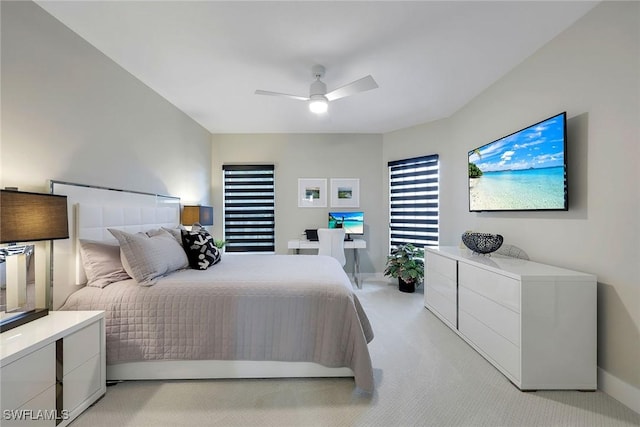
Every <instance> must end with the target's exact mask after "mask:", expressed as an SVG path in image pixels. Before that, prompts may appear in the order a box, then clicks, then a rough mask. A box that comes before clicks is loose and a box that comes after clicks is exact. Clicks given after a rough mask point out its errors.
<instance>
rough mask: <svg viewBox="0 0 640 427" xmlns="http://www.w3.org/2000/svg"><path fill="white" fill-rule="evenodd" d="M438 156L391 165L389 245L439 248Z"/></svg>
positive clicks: (399, 161)
mask: <svg viewBox="0 0 640 427" xmlns="http://www.w3.org/2000/svg"><path fill="white" fill-rule="evenodd" d="M438 205H439V203H438V155H437V154H434V155H430V156H423V157H415V158H412V159H405V160H396V161H393V162H389V218H390V221H389V245H390V246H391V247H393V246H397V245H400V244H406V243H412V244H413V245H415V246H418V247H424V246H436V245H438V212H439V211H438Z"/></svg>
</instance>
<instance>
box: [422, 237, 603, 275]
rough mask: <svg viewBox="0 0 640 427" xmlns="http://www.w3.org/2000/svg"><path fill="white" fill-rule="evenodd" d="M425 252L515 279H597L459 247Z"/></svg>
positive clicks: (439, 247) (558, 268)
mask: <svg viewBox="0 0 640 427" xmlns="http://www.w3.org/2000/svg"><path fill="white" fill-rule="evenodd" d="M425 250H426V251H428V252H433V253H438V254H442V255H445V256H448V257H449V258H453V259H456V260H459V261H464V262H467V263H470V264H473V265H475V266H477V267H480V268H485V269H486V270H490V271H493V272H494V273H498V274H502V275H505V276H509V277H512V278H514V279H522V278H527V277H535V278H536V279H537V280H544V279H545V277H548V278H549V280H554V278H557V277H559V276H560V277H562V278H563V280H571V278H575V280H576V281H583V280H585V279H592V280H594V281H595V280H596V277H595V276H594V275H592V274H587V273H582V272H579V271H574V270H569V269H566V268H561V267H556V266H553V265H548V264H541V263H538V262H534V261H527V260H524V259H520V258H511V257H506V256H503V255H498V254H491V255H490V256H487V255H481V254H475V253H473V252H471V251H470V250H469V249H466V248H465V249H461V248H459V247H457V246H438V247H425Z"/></svg>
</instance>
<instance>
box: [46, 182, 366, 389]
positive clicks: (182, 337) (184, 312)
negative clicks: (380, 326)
mask: <svg viewBox="0 0 640 427" xmlns="http://www.w3.org/2000/svg"><path fill="white" fill-rule="evenodd" d="M52 192H54V193H56V194H65V195H67V198H68V202H69V205H70V215H69V217H70V227H69V229H70V239H68V240H66V241H56V242H54V246H53V266H54V268H53V306H54V309H60V310H104V311H105V317H106V328H107V330H106V335H107V378H108V379H110V380H129V379H196V378H273V377H353V378H354V380H355V384H356V386H357V387H358V388H359V389H362V390H364V391H367V392H371V391H373V388H374V381H373V373H372V365H371V358H370V355H369V351H368V347H367V344H368V343H369V342H370V341H371V340H372V339H373V332H372V329H371V326H370V324H369V321H368V319H367V316H366V313H365V312H364V310H363V308H362V306H361V305H360V302H359V301H358V298H357V296H356V295H355V294H354V292H353V288H352V285H351V282H350V281H349V279H348V277H347V276H346V274H345V272H344V270H343V269H342V267H341V266H340V265H339V263H338V262H337V261H335V260H334V259H333V258H330V257H322V256H311V255H307V256H305V255H248V254H223V255H222V259H221V261H220V262H218V263H217V264H215V265H213V266H211V267H209V268H207V269H205V270H196V269H190V268H180V269H177V270H175V271H172V272H170V273H168V274H162V275H160V276H158V277H155V278H154V279H153V281H152V283H146V284H147V285H148V286H141V285H140V284H139V283H138V282H136V281H135V280H134V279H131V278H125V277H120V278H119V280H115V281H113V282H112V283H109V284H108V285H106V286H104V287H97V286H86V282H87V271H84V270H85V266H86V264H84V263H83V257H82V256H81V254H80V247H81V243H82V245H86V242H96V243H98V242H99V243H113V242H114V241H115V239H114V236H113V235H112V234H111V233H112V232H110V231H109V230H110V229H111V230H113V229H116V230H120V231H123V232H125V233H131V235H133V234H134V233H140V232H145V231H149V230H169V229H175V227H177V226H178V222H179V208H180V205H179V199H176V198H171V197H165V196H157V195H149V194H143V193H131V192H123V191H113V190H109V189H105V188H95V187H87V186H78V185H76V184H69V183H60V182H54V183H52ZM161 237H166V236H161ZM59 242H60V243H59ZM82 247H83V250H84V248H85V246H82ZM122 248H123V246H121V249H122ZM83 253H85V252H83ZM84 261H85V262H86V260H84ZM141 283H143V282H141ZM90 284H91V282H90Z"/></svg>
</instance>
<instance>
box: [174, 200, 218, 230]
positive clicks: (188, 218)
mask: <svg viewBox="0 0 640 427" xmlns="http://www.w3.org/2000/svg"><path fill="white" fill-rule="evenodd" d="M196 222H197V223H198V224H200V225H204V226H207V225H213V208H212V207H211V206H200V205H191V206H183V207H182V214H181V215H180V223H181V224H182V225H193V224H195V223H196Z"/></svg>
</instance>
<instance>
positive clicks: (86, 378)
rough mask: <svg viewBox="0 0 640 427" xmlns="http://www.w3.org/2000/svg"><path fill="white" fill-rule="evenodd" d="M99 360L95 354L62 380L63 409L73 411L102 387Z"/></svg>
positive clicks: (98, 356)
mask: <svg viewBox="0 0 640 427" xmlns="http://www.w3.org/2000/svg"><path fill="white" fill-rule="evenodd" d="M100 362H101V358H100V355H99V354H96V355H95V356H93V357H92V358H91V359H89V360H87V361H86V362H85V363H83V364H82V365H80V366H79V367H77V368H76V369H74V370H73V371H71V372H69V373H68V374H67V375H65V376H64V379H63V380H62V384H63V387H62V390H63V400H62V401H63V402H64V407H65V409H68V410H69V411H73V410H74V409H76V408H77V407H78V405H80V404H81V403H83V402H84V401H85V400H86V399H87V397H89V396H91V395H93V394H94V393H96V392H97V391H98V390H100V387H101V386H102V383H101V379H102V377H101V365H100Z"/></svg>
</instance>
